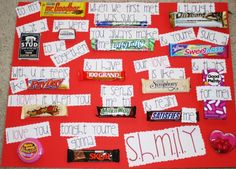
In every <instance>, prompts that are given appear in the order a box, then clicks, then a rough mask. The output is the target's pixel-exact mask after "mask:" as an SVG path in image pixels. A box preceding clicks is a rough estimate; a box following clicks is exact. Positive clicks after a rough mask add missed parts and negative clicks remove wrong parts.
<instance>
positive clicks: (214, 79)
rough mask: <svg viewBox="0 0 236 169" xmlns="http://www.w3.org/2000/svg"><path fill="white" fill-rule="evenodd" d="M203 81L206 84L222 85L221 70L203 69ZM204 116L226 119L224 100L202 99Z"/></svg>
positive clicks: (223, 81) (222, 75) (223, 80)
mask: <svg viewBox="0 0 236 169" xmlns="http://www.w3.org/2000/svg"><path fill="white" fill-rule="evenodd" d="M203 83H204V85H206V86H224V83H225V79H224V74H223V73H222V72H218V71H217V70H216V69H208V70H204V71H203ZM204 116H205V118H206V119H226V117H227V114H226V101H224V100H206V101H204Z"/></svg>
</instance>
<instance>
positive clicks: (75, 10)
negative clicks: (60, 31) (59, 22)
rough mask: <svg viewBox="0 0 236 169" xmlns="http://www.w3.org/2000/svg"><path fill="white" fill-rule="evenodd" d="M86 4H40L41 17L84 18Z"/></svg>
mask: <svg viewBox="0 0 236 169" xmlns="http://www.w3.org/2000/svg"><path fill="white" fill-rule="evenodd" d="M85 9H86V2H41V8H40V16H41V17H84V16H85Z"/></svg>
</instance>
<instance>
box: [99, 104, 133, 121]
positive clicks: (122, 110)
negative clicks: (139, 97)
mask: <svg viewBox="0 0 236 169" xmlns="http://www.w3.org/2000/svg"><path fill="white" fill-rule="evenodd" d="M97 111H98V113H97V116H98V117H131V118H135V115H136V106H133V107H97Z"/></svg>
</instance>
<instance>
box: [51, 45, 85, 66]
mask: <svg viewBox="0 0 236 169" xmlns="http://www.w3.org/2000/svg"><path fill="white" fill-rule="evenodd" d="M87 53H89V48H88V46H87V44H86V42H85V41H82V42H80V43H78V44H76V45H74V46H72V47H71V48H68V49H67V50H65V51H62V52H59V53H56V54H55V55H52V56H50V57H51V59H52V61H53V63H54V64H55V65H56V66H57V67H58V66H61V65H64V64H66V63H68V62H70V61H72V60H74V59H77V58H79V57H80V56H82V55H85V54H87Z"/></svg>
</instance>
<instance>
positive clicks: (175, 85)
mask: <svg viewBox="0 0 236 169" xmlns="http://www.w3.org/2000/svg"><path fill="white" fill-rule="evenodd" d="M142 91H143V93H172V92H174V93H177V92H189V91H190V78H187V79H170V80H165V79H164V80H145V79H142Z"/></svg>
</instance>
